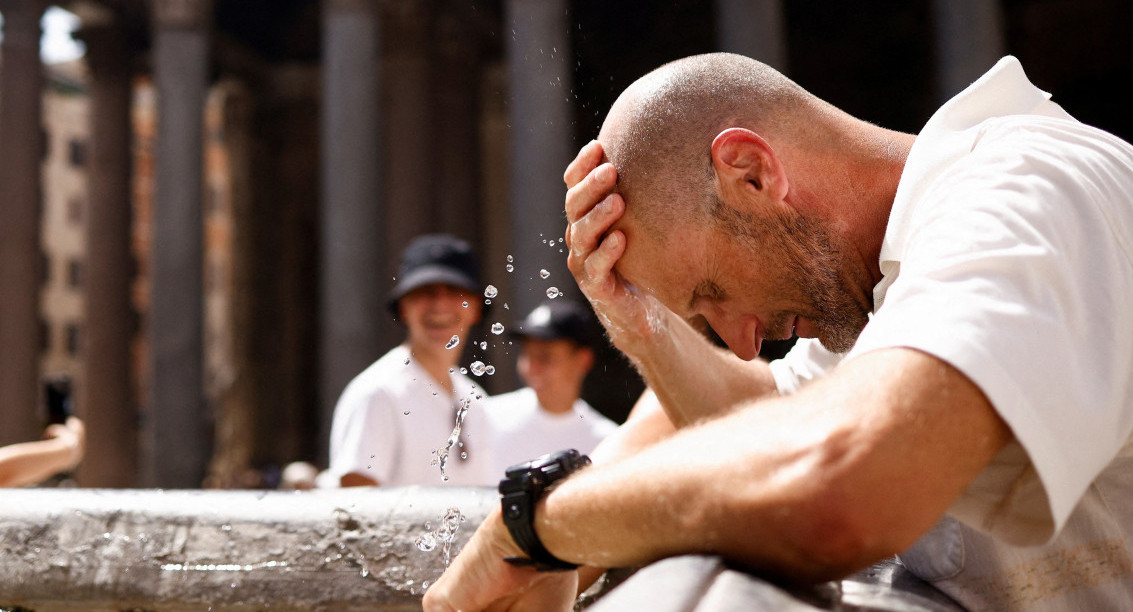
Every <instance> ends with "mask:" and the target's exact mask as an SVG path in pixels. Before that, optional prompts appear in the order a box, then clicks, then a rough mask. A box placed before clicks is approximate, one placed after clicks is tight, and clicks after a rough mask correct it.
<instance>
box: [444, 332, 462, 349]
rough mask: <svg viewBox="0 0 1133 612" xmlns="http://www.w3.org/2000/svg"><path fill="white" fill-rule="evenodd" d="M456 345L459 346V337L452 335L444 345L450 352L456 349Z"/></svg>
mask: <svg viewBox="0 0 1133 612" xmlns="http://www.w3.org/2000/svg"><path fill="white" fill-rule="evenodd" d="M458 344H460V336H458V335H456V334H453V335H452V337H451V338H449V339H448V344H446V345H445V348H447V349H449V350H452V349H454V348H456V345H458Z"/></svg>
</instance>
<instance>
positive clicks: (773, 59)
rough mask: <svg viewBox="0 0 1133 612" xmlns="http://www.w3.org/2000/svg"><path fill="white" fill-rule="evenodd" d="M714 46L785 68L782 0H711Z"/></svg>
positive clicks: (785, 38)
mask: <svg viewBox="0 0 1133 612" xmlns="http://www.w3.org/2000/svg"><path fill="white" fill-rule="evenodd" d="M713 5H714V8H715V10H716V40H717V45H716V46H717V47H718V48H719V49H720V50H721V51H727V52H728V53H738V54H740V55H746V56H748V57H750V58H752V59H757V60H759V61H761V62H763V63H764V64H767V65H768V66H771V67H772V68H775V69H776V70H778V71H780V72H786V71H787V35H786V32H785V30H786V23H785V21H784V18H783V0H715V1H714V3H713Z"/></svg>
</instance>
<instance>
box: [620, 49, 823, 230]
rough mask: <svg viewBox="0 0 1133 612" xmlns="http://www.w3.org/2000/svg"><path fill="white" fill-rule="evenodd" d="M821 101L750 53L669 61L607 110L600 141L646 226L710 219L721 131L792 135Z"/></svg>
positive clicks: (634, 211)
mask: <svg viewBox="0 0 1133 612" xmlns="http://www.w3.org/2000/svg"><path fill="white" fill-rule="evenodd" d="M817 102H818V100H817V99H816V98H814V96H811V95H810V94H808V93H807V92H806V91H805V90H803V89H802V88H801V87H799V86H798V85H796V84H795V83H794V82H792V81H791V80H790V79H788V78H786V77H785V76H783V75H782V74H780V73H779V72H777V71H775V70H774V69H772V68H770V67H768V66H766V65H764V64H762V63H760V62H757V61H755V60H753V59H750V58H747V57H744V56H741V55H733V54H728V53H713V54H708V55H698V56H693V57H689V58H685V59H681V60H678V61H675V62H671V63H669V64H666V65H664V66H662V67H660V68H658V69H656V70H654V71H653V72H651V73H649V74H647V75H645V76H644V77H642V78H641V79H639V80H638V81H636V82H635V83H633V84H632V85H630V87H629V88H627V89H626V91H625V92H623V93H622V95H621V96H620V97H619V98H618V100H617V101H616V102H615V103H614V105H613V107H612V108H611V109H610V113H609V114H608V115H607V117H606V121H605V123H604V124H603V126H602V131H601V134H599V137H598V139H599V141H601V142H602V145H603V148H604V150H605V152H606V155H607V157H608V158H609V160H610V161H611V162H612V163H613V164H614V166H615V168H616V169H617V171H618V189H617V190H618V192H619V193H621V194H622V196H623V197H624V198H625V200H626V202H627V204H630V208H631V211H632V212H631V214H633V216H634V218H635V219H637V220H638V221H639V222H640V223H641V224H642V226H643V227H645V229H647V230H648V231H650V232H651V233H653V234H654V235H659V234H661V233H663V231H664V230H665V228H670V227H673V226H674V224H675V223H690V222H696V221H701V222H703V220H704V219H705V218H709V217H710V216H711V215H712V214H714V212H715V209H716V208H718V206H717V205H718V199H717V197H716V194H715V191H714V188H713V180H712V179H713V167H712V157H711V147H712V142H713V139H714V138H715V137H716V135H717V134H719V133H720V132H721V131H723V130H725V129H727V128H731V127H742V128H746V129H749V130H752V131H753V132H756V133H759V134H761V135H762V136H763V137H764V138H768V139H774V138H776V137H783V138H789V137H790V135H791V134H793V133H795V131H796V130H797V128H798V125H799V122H800V119H799V117H800V116H804V117H805V116H806V115H807V114H811V113H801V114H800V111H802V110H804V109H806V108H808V107H809V108H811V109H816V108H817V107H818V105H817V104H816V103H817Z"/></svg>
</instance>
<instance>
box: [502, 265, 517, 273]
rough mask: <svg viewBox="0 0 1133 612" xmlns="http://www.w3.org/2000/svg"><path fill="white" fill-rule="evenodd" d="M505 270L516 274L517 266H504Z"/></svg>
mask: <svg viewBox="0 0 1133 612" xmlns="http://www.w3.org/2000/svg"><path fill="white" fill-rule="evenodd" d="M504 269H506V270H507V271H508V272H515V266H513V265H511V264H508V265H506V266H504Z"/></svg>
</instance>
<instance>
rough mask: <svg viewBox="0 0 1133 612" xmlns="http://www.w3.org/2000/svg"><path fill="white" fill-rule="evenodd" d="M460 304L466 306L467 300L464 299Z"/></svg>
mask: <svg viewBox="0 0 1133 612" xmlns="http://www.w3.org/2000/svg"><path fill="white" fill-rule="evenodd" d="M460 305H461V306H463V307H464V308H468V301H467V300H465V301H463V302H461V303H460Z"/></svg>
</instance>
